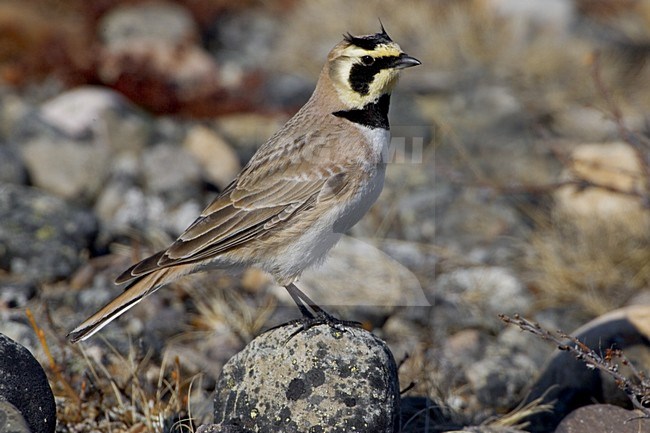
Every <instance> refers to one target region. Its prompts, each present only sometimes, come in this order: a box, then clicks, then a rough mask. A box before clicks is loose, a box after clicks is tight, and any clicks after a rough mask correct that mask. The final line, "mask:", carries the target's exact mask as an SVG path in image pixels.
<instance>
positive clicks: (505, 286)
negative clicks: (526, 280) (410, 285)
mask: <svg viewBox="0 0 650 433" xmlns="http://www.w3.org/2000/svg"><path fill="white" fill-rule="evenodd" d="M436 294H437V296H439V297H440V298H441V299H442V302H441V305H440V307H439V311H438V313H437V314H436V316H437V317H436V324H437V325H441V326H442V325H443V324H442V323H441V322H445V323H447V325H446V326H450V325H454V327H458V328H467V327H472V326H481V327H484V328H487V329H492V330H495V331H498V330H501V329H502V327H503V324H502V323H501V321H500V320H499V318H498V315H499V314H510V315H512V314H516V313H525V312H526V311H527V310H528V308H529V306H530V303H531V299H530V295H529V294H528V293H527V292H526V290H525V289H524V286H523V284H522V283H521V281H520V280H519V279H518V278H517V277H516V276H515V275H514V274H513V273H512V271H511V270H509V269H507V268H502V267H497V266H492V267H480V268H479V267H477V268H469V269H459V270H456V271H453V272H449V273H446V274H442V275H440V277H438V279H437V281H436ZM434 326H435V325H434Z"/></svg>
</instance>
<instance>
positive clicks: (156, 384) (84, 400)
mask: <svg viewBox="0 0 650 433" xmlns="http://www.w3.org/2000/svg"><path fill="white" fill-rule="evenodd" d="M27 315H28V318H29V321H30V323H31V325H32V327H33V329H34V331H35V332H36V335H37V337H38V340H39V342H40V344H41V349H42V351H43V352H44V354H45V355H46V358H47V359H48V363H47V365H46V366H45V367H44V368H45V371H46V373H47V375H48V377H49V378H50V380H51V387H52V391H53V393H54V395H55V398H56V403H57V404H56V406H57V432H84V433H88V432H98V433H99V432H111V433H121V432H124V433H138V432H143V433H144V432H147V433H172V432H173V433H181V432H193V431H194V426H193V424H192V421H190V420H192V411H191V405H190V396H191V395H192V393H193V389H200V388H201V381H200V379H199V377H198V376H193V377H190V376H185V375H184V372H183V369H182V367H181V364H180V360H179V358H178V357H175V358H174V359H169V357H168V356H165V355H164V356H163V358H162V360H161V361H160V362H156V361H155V360H154V359H153V354H152V353H151V352H148V353H141V352H140V351H139V350H137V349H136V348H135V347H134V346H132V345H131V346H130V349H129V351H128V353H127V354H126V355H123V354H121V353H120V352H119V351H118V350H117V349H115V348H114V347H112V346H110V345H108V344H107V347H108V350H106V348H103V349H101V350H97V349H98V348H97V347H91V348H90V349H88V350H86V349H84V346H83V345H81V344H80V345H77V346H70V345H69V344H68V343H67V342H65V341H61V340H59V341H58V344H57V345H56V346H55V347H51V346H50V344H51V342H52V341H56V340H55V338H54V337H50V338H49V339H48V334H49V333H47V332H46V331H45V330H44V329H43V327H42V326H41V325H39V324H38V322H37V320H36V319H35V317H34V315H32V313H31V312H30V311H29V310H28V311H27ZM50 326H51V324H50ZM56 334H59V333H56ZM53 353H55V354H56V355H53Z"/></svg>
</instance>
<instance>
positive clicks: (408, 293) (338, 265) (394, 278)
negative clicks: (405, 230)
mask: <svg viewBox="0 0 650 433" xmlns="http://www.w3.org/2000/svg"><path fill="white" fill-rule="evenodd" d="M299 285H300V287H301V288H303V289H304V290H305V292H306V293H310V296H311V297H312V299H314V301H316V302H317V303H318V304H319V305H321V306H323V307H325V306H328V305H331V306H336V307H340V308H338V309H337V311H340V312H341V314H342V315H343V316H345V317H354V318H355V320H373V318H374V319H379V322H380V323H381V322H383V321H384V320H385V318H386V316H389V315H390V313H392V312H394V311H395V310H396V309H397V308H398V307H404V306H422V307H426V306H429V305H430V304H429V301H428V300H427V298H426V296H425V295H424V291H423V290H422V286H420V282H419V280H418V278H417V277H416V276H415V275H414V274H413V273H412V272H410V271H409V270H408V269H407V268H406V267H404V266H402V265H401V264H400V263H399V262H397V261H395V260H393V259H392V258H391V257H390V256H388V255H387V254H385V253H383V252H382V251H381V250H379V249H378V248H376V247H375V246H374V245H372V244H370V243H367V242H363V241H360V240H358V239H354V238H352V237H349V236H343V237H342V238H341V240H340V242H339V243H338V244H337V245H336V246H335V247H334V248H333V249H332V251H331V252H330V253H329V255H328V258H327V260H326V261H325V263H324V264H323V265H322V266H320V267H317V268H312V269H308V270H307V271H305V273H304V274H303V275H302V277H301V278H300V283H299ZM281 290H284V289H281Z"/></svg>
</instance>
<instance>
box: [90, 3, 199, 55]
mask: <svg viewBox="0 0 650 433" xmlns="http://www.w3.org/2000/svg"><path fill="white" fill-rule="evenodd" d="M97 28H98V29H99V32H100V38H101V40H102V41H103V42H104V43H105V44H106V45H109V46H110V45H116V44H121V43H123V42H128V41H129V40H133V39H140V38H147V39H152V40H159V41H162V42H165V43H168V44H177V43H183V42H188V41H196V40H198V38H199V29H198V26H197V24H196V23H195V22H194V19H193V17H192V15H191V14H190V12H189V11H188V10H187V9H185V8H184V7H183V6H181V5H180V4H178V3H172V2H166V1H150V2H146V3H140V4H124V5H121V6H119V7H116V8H113V9H111V10H110V11H109V12H108V13H107V14H105V15H104V16H103V17H102V19H101V21H100V23H99V25H98V26H97Z"/></svg>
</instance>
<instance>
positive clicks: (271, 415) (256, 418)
mask: <svg viewBox="0 0 650 433" xmlns="http://www.w3.org/2000/svg"><path fill="white" fill-rule="evenodd" d="M301 326H302V325H300V324H287V325H283V326H281V327H278V328H274V329H272V330H270V331H268V332H266V333H264V334H262V335H261V336H259V337H257V338H256V339H255V340H253V341H252V342H251V343H250V344H249V345H248V346H247V347H246V348H245V349H244V350H243V351H242V352H240V353H239V354H237V355H236V356H235V357H233V358H232V359H231V360H230V361H229V362H228V363H227V364H226V365H225V366H224V369H223V373H222V375H221V377H220V378H219V380H218V382H217V387H216V388H217V392H216V397H215V422H216V423H217V424H220V425H221V426H222V428H223V427H224V426H238V427H241V428H242V430H244V431H247V432H283V433H292V432H294V433H295V432H330V433H337V432H350V431H355V432H373V433H380V432H391V433H393V432H396V431H397V428H398V425H399V423H398V421H399V384H398V381H397V370H396V366H395V361H394V359H393V356H392V354H391V353H390V350H389V349H388V347H387V346H386V345H385V343H383V342H382V341H381V340H379V339H377V338H376V337H375V336H373V335H372V334H370V333H369V332H367V331H364V330H362V329H359V328H350V327H344V326H341V329H340V330H339V329H335V328H333V327H331V326H329V325H324V324H323V325H316V326H314V327H311V328H309V329H306V330H303V329H301ZM208 431H209V430H208ZM216 431H219V430H216ZM222 431H223V430H222ZM235 431H236V430H235Z"/></svg>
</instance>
